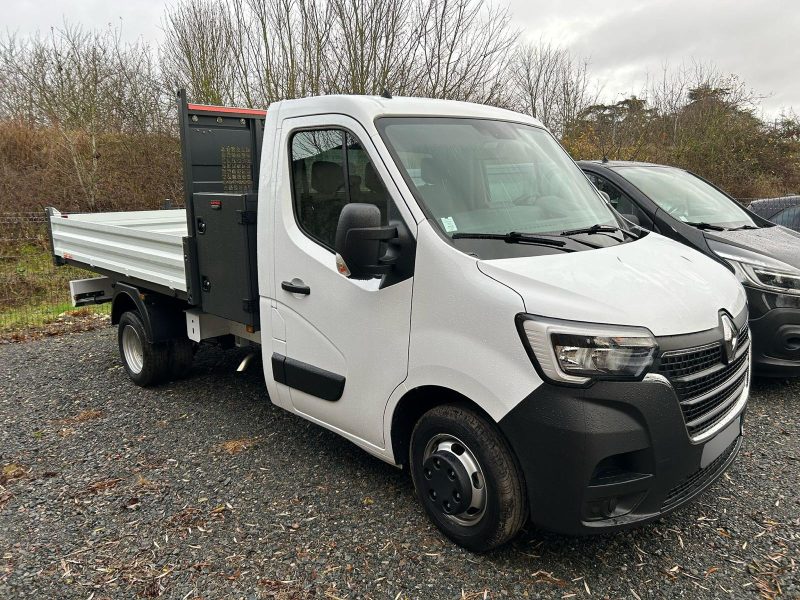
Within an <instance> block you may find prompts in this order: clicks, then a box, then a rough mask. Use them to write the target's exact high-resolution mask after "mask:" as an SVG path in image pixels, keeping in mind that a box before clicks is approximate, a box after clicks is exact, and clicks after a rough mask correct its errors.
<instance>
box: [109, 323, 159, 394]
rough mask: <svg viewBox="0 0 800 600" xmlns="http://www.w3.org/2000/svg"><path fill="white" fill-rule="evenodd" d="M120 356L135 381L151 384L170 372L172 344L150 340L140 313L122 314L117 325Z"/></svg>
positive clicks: (136, 382) (138, 383)
mask: <svg viewBox="0 0 800 600" xmlns="http://www.w3.org/2000/svg"><path fill="white" fill-rule="evenodd" d="M117 343H118V345H119V355H120V358H121V359H122V364H123V366H124V367H125V371H127V373H128V376H129V377H130V378H131V380H132V381H133V383H135V384H136V385H138V386H141V387H148V386H151V385H155V384H157V383H160V382H162V381H164V380H165V379H166V378H167V376H168V375H169V372H170V353H169V344H153V343H150V342H148V341H147V335H146V334H145V329H144V324H143V323H142V319H141V317H140V316H139V313H138V312H135V311H128V312H125V313H123V314H122V316H121V317H120V319H119V326H118V328H117Z"/></svg>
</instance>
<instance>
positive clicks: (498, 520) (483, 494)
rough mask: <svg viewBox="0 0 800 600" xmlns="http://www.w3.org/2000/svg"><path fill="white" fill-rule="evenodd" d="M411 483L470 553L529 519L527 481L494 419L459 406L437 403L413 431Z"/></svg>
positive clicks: (488, 545) (446, 530)
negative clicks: (493, 421) (493, 422)
mask: <svg viewBox="0 0 800 600" xmlns="http://www.w3.org/2000/svg"><path fill="white" fill-rule="evenodd" d="M409 464H410V471H411V477H412V479H413V481H414V488H415V489H416V492H417V497H418V498H419V500H420V502H422V505H423V506H424V507H425V511H426V512H427V513H428V516H429V517H430V518H431V520H432V521H433V522H434V524H435V525H436V526H437V527H438V528H439V529H440V530H441V531H442V532H443V533H444V534H445V535H446V536H447V537H449V538H450V539H451V540H453V541H454V542H456V543H457V544H459V545H461V546H464V547H465V548H467V549H469V550H472V551H474V552H485V551H487V550H491V549H492V548H495V547H497V546H500V545H501V544H504V543H505V542H507V541H509V540H510V539H511V538H513V537H514V536H515V535H516V534H517V533H518V532H519V530H520V528H521V527H522V525H523V524H524V523H525V520H526V518H527V502H526V496H525V484H524V481H523V477H522V474H521V472H520V469H519V466H518V465H517V461H516V459H515V457H514V455H513V454H512V452H511V448H510V447H509V445H508V442H506V440H505V438H503V436H502V435H501V434H500V432H499V431H498V430H497V428H496V427H495V426H494V424H492V423H490V422H489V421H488V420H487V419H485V418H484V417H483V416H481V415H480V414H478V413H477V412H475V411H473V410H471V409H469V408H466V407H462V406H456V405H443V406H437V407H435V408H433V409H431V410H429V411H428V412H427V413H425V414H424V415H423V416H422V417H421V418H420V420H419V421H418V422H417V424H416V426H415V427H414V431H413V432H412V434H411V447H410V450H409Z"/></svg>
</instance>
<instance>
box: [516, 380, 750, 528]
mask: <svg viewBox="0 0 800 600" xmlns="http://www.w3.org/2000/svg"><path fill="white" fill-rule="evenodd" d="M749 383H750V382H749V376H747V378H746V382H745V384H744V387H743V388H742V390H741V392H738V393H740V394H741V395H740V396H739V397H738V398H737V401H736V402H735V404H733V405H732V408H731V409H730V412H729V413H728V414H726V415H725V418H724V419H723V420H722V421H719V423H718V426H717V427H716V428H715V430H714V431H713V432H712V433H713V435H708V434H707V435H705V436H703V441H702V442H698V441H693V440H692V439H691V438H690V435H689V433H688V431H687V428H686V422H685V418H684V414H683V412H682V410H681V405H680V403H679V400H678V396H677V395H676V393H675V391H674V390H673V387H672V385H671V384H670V383H669V381H668V380H666V379H665V378H663V377H661V376H657V375H656V376H648V377H647V378H645V380H644V381H642V382H597V383H595V384H593V385H592V386H591V387H589V388H586V389H576V388H568V387H562V386H557V385H552V384H547V383H545V384H543V385H541V386H540V387H539V388H537V389H536V390H535V391H534V392H533V393H531V394H530V395H529V396H528V397H527V398H525V399H524V400H523V401H522V402H521V403H520V404H519V405H518V406H517V407H515V408H514V409H513V410H512V411H511V412H510V413H509V414H508V415H506V416H505V417H504V418H503V419H502V420H501V421H500V428H501V429H502V431H503V432H504V434H505V435H506V436H507V438H508V440H509V441H510V443H511V446H512V447H513V449H514V451H515V452H516V454H517V457H518V458H519V461H520V464H521V465H522V470H523V472H524V475H525V481H526V486H527V491H528V500H529V505H530V514H531V518H532V521H533V523H534V524H535V525H537V526H539V527H542V528H543V529H548V530H551V531H556V532H559V533H565V534H570V535H581V534H589V533H601V532H607V531H613V530H617V529H622V528H625V527H630V526H633V525H636V524H641V523H644V522H647V521H651V520H653V519H656V518H658V517H660V516H662V515H664V514H666V513H669V512H671V511H672V510H674V509H676V508H678V507H679V506H681V505H683V504H685V503H686V502H688V501H690V500H691V499H692V498H694V497H695V496H696V495H697V494H699V493H700V492H702V491H703V490H704V489H705V488H706V487H708V486H709V485H710V484H711V483H712V482H713V481H714V480H716V479H717V478H718V477H719V476H720V475H721V474H722V473H723V472H724V471H725V470H726V469H727V468H728V466H729V465H730V464H731V463H732V462H733V460H734V459H735V457H736V455H737V454H738V451H739V448H740V446H741V443H742V435H741V434H742V421H743V417H744V412H745V407H746V402H747V395H748V393H749ZM695 438H697V436H695Z"/></svg>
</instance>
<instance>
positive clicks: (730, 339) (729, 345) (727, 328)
mask: <svg viewBox="0 0 800 600" xmlns="http://www.w3.org/2000/svg"><path fill="white" fill-rule="evenodd" d="M720 319H721V320H722V356H723V358H724V359H725V362H726V363H730V362H731V361H732V360H733V355H734V353H735V352H736V341H737V338H738V337H739V336H738V333H737V331H736V326H735V325H734V324H733V321H732V320H731V318H730V317H729V316H728V315H725V314H723V315H722V316H721V317H720Z"/></svg>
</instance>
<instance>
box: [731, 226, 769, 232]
mask: <svg viewBox="0 0 800 600" xmlns="http://www.w3.org/2000/svg"><path fill="white" fill-rule="evenodd" d="M742 229H761V227H759V226H758V225H742V226H741V227H731V228H730V229H729V230H728V231H741V230H742Z"/></svg>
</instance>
